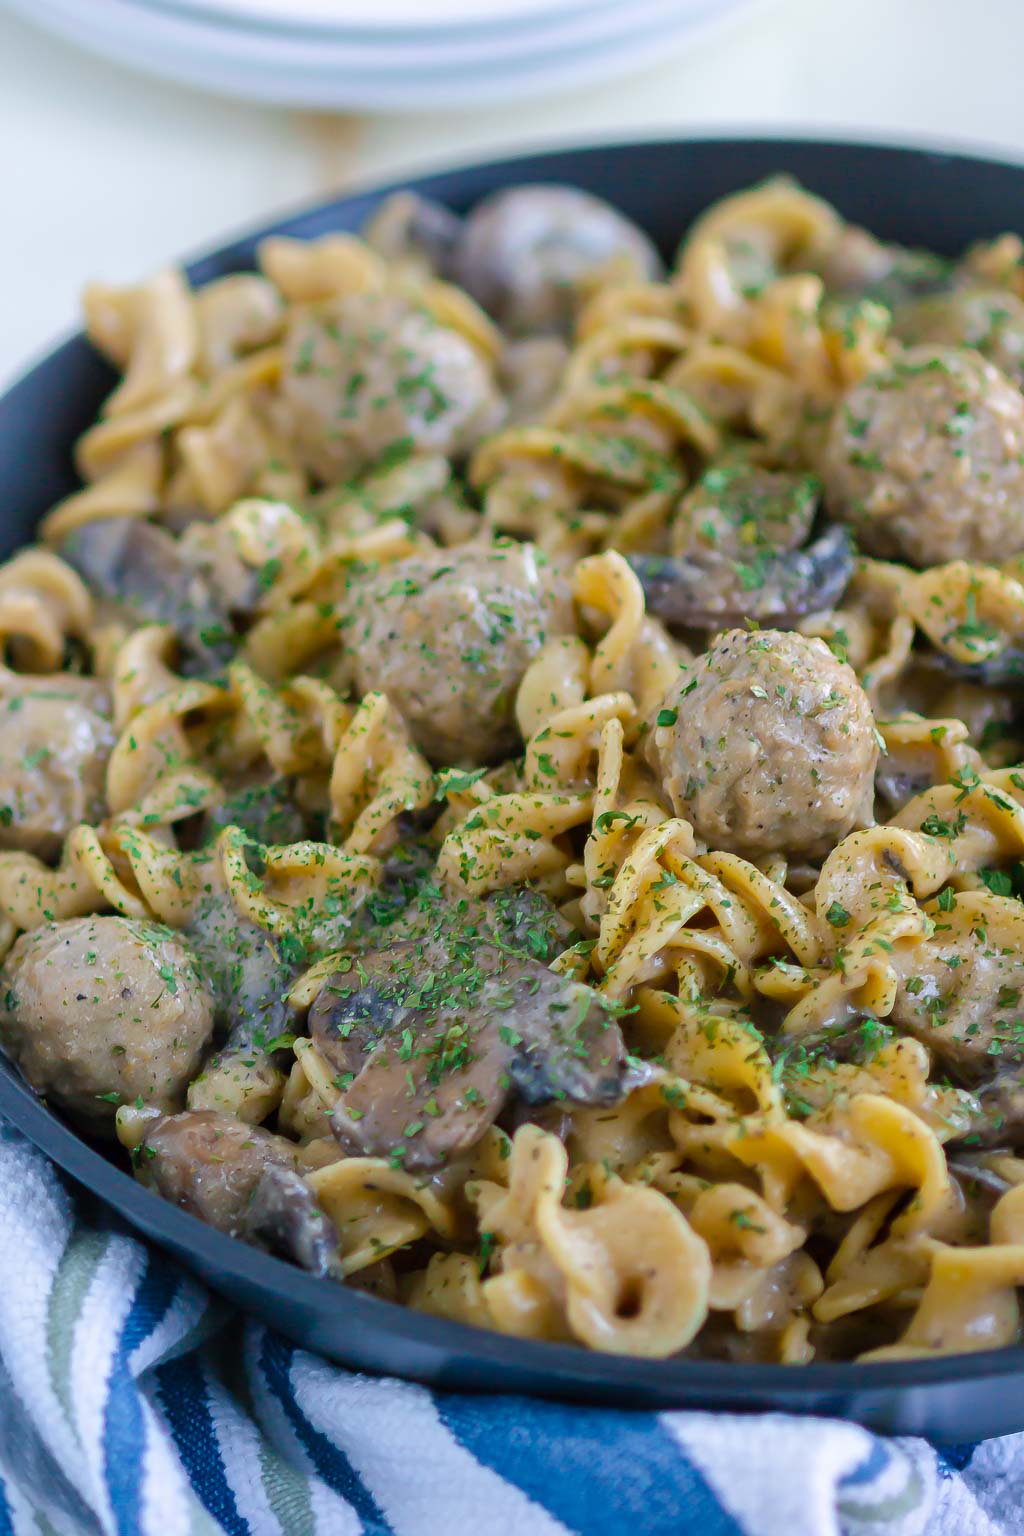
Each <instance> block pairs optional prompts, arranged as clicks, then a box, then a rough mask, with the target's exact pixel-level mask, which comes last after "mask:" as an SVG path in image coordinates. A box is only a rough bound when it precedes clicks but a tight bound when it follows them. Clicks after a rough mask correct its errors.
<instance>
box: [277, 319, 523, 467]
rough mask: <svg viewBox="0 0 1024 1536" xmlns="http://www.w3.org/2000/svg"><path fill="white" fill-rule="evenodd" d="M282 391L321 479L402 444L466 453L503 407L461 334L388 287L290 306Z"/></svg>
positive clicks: (291, 425)
mask: <svg viewBox="0 0 1024 1536" xmlns="http://www.w3.org/2000/svg"><path fill="white" fill-rule="evenodd" d="M281 397H282V405H283V410H284V414H285V418H286V426H287V430H288V431H289V434H290V435H291V437H292V438H293V439H294V441H295V442H296V444H297V446H298V449H299V452H300V453H301V454H302V456H303V458H304V460H305V462H306V465H307V467H308V468H309V469H311V470H312V471H313V473H314V474H315V475H318V476H319V477H320V479H322V480H324V481H328V482H330V481H336V480H348V479H351V478H352V477H353V476H355V475H358V474H360V473H361V472H362V471H363V470H365V469H368V468H369V467H370V466H371V465H373V464H374V463H376V462H377V461H378V460H379V459H380V458H381V456H382V455H384V454H386V453H387V452H388V451H389V450H390V451H394V450H396V449H397V448H399V447H401V448H403V449H404V448H431V449H434V450H436V451H437V452H439V453H445V454H456V455H458V454H463V453H467V452H468V451H469V449H470V448H472V447H473V446H474V445H475V444H476V443H477V442H478V441H479V439H480V438H481V437H482V436H484V434H485V433H487V432H490V431H492V430H493V429H494V428H495V427H496V426H498V424H499V423H500V420H501V414H502V407H501V401H500V398H499V396H498V394H497V391H496V389H495V385H494V380H493V378H492V377H491V373H490V370H489V368H488V367H487V364H486V363H485V362H484V361H483V359H482V358H481V356H480V355H479V353H478V352H477V351H476V350H475V349H474V348H473V347H472V345H471V344H470V343H469V342H468V341H467V340H466V338H465V337H464V336H462V335H460V333H459V332H458V331H455V330H452V329H450V328H449V327H448V326H444V325H439V324H438V323H437V321H436V320H434V319H432V317H431V316H430V315H429V314H428V313H427V312H426V310H424V309H420V308H418V307H416V306H415V305H413V304H410V303H409V302H407V301H406V300H405V299H403V298H399V297H398V296H397V295H394V294H349V295H348V296H347V297H345V298H342V299H336V300H334V301H333V302H331V303H329V304H322V305H320V306H318V307H317V308H316V309H309V310H302V311H300V312H297V313H296V314H295V316H294V317H293V319H292V320H291V322H290V325H289V328H288V332H287V334H286V337H285V358H284V372H283V375H282V382H281Z"/></svg>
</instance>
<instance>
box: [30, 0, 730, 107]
mask: <svg viewBox="0 0 1024 1536" xmlns="http://www.w3.org/2000/svg"><path fill="white" fill-rule="evenodd" d="M6 3H7V4H8V5H9V6H10V7H12V8H13V9H15V10H18V11H20V12H21V13H22V14H23V15H25V16H26V17H28V18H29V19H31V20H33V21H35V22H37V23H38V24H39V25H41V26H44V27H47V28H49V29H50V30H52V31H54V32H56V33H58V34H59V35H61V36H63V37H65V38H67V39H69V40H70V41H73V42H77V43H79V44H81V45H82V46H84V47H87V48H89V49H91V50H92V51H93V52H96V53H98V54H100V55H102V56H103V57H106V58H109V59H113V60H115V61H117V62H119V63H122V64H125V65H128V66H130V67H133V68H136V69H140V70H143V71H146V72H148V73H151V74H155V75H158V76H160V77H161V78H163V79H168V80H174V81H177V82H179V83H182V84H186V85H193V86H197V87H200V88H203V89H206V90H211V91H216V92H218V93H221V94H223V95H227V96H235V97H240V98H242V99H245V100H250V101H258V102H263V103H267V104H273V105H279V106H288V107H299V108H305V109H316V108H319V109H323V110H339V109H341V110H347V109H363V110H374V109H376V110H388V111H398V112H401V111H417V110H422V109H430V108H450V107H465V106H475V105H490V104H493V103H496V102H500V101H509V100H515V99H520V98H522V97H526V96H530V95H535V94H538V93H540V92H543V91H545V90H551V89H553V88H555V87H562V88H572V87H575V86H577V85H581V84H584V83H586V82H589V81H594V80H598V79H607V78H609V77H611V76H614V75H617V74H621V73H623V72H624V71H626V70H628V69H630V68H632V67H635V66H636V65H638V64H641V63H644V62H646V61H648V60H649V59H651V58H655V57H658V56H659V55H661V54H663V53H664V52H665V50H666V49H668V48H672V47H677V46H681V45H682V44H683V43H684V42H686V41H689V40H690V39H691V38H693V37H694V36H695V35H697V33H699V32H701V31H703V30H704V29H705V28H706V27H707V26H709V25H711V24H713V23H714V22H717V21H718V20H720V19H721V18H722V17H724V16H727V15H732V14H735V13H737V12H738V11H739V10H740V9H742V8H743V7H744V6H745V5H747V4H749V3H751V0H634V3H633V4H631V5H630V6H629V7H628V9H626V10H625V11H624V12H623V11H620V15H621V18H622V21H623V24H624V28H625V30H624V32H623V33H622V35H618V36H614V35H613V36H605V37H604V38H599V39H597V40H596V41H594V42H590V43H588V42H585V41H583V42H581V41H580V40H579V38H578V37H575V36H571V35H570V37H569V38H568V39H567V40H566V41H564V42H563V44H562V45H561V47H558V48H555V47H550V48H549V47H547V46H544V47H543V48H542V49H541V51H540V52H537V53H525V54H522V53H521V54H519V55H518V56H516V57H510V56H509V55H508V53H507V51H506V52H504V54H503V56H502V57H498V58H492V59H487V58H486V57H482V58H480V59H478V60H476V61H475V62H474V63H473V64H472V66H471V67H467V65H466V64H465V63H457V64H455V65H454V66H453V63H452V61H451V60H450V59H449V60H447V61H446V60H443V59H436V61H435V63H434V65H433V67H431V68H429V69H427V68H424V67H420V68H414V67H411V66H406V67H403V68H388V67H385V66H384V65H383V64H382V65H381V66H380V67H379V69H377V70H374V69H372V68H370V67H368V66H367V64H366V63H365V61H361V62H356V63H354V64H353V63H352V62H351V55H350V54H348V53H347V52H346V50H345V48H344V47H343V46H341V45H338V44H337V43H334V42H328V41H327V40H326V39H321V40H317V41H314V40H312V39H311V38H310V37H309V35H308V34H307V35H306V36H305V37H302V38H299V39H294V38H290V37H282V36H281V35H279V34H276V33H275V34H273V35H272V36H270V35H267V34H266V33H261V32H260V31H258V30H256V31H252V30H249V29H238V28H232V27H230V26H225V27H217V26H214V25H213V24H211V23H210V22H208V21H207V22H200V21H198V20H190V19H188V18H186V17H185V16H183V15H181V14H178V15H172V14H170V13H168V12H158V11H156V10H151V9H146V10H143V9H141V8H140V6H139V5H138V4H137V3H136V0H6ZM648 6H650V7H651V9H650V10H648V8H647V7H648ZM666 8H667V9H666ZM641 18H647V24H646V25H643V24H642V22H641Z"/></svg>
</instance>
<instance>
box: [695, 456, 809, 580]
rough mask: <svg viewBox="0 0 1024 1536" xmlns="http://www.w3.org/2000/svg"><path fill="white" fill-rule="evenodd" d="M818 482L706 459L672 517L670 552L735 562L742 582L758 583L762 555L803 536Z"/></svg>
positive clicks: (795, 542)
mask: <svg viewBox="0 0 1024 1536" xmlns="http://www.w3.org/2000/svg"><path fill="white" fill-rule="evenodd" d="M820 494H821V486H820V485H819V483H818V481H817V480H816V479H815V478H814V476H813V475H794V474H788V473H787V472H786V471H784V470H775V469H764V468H762V467H761V466H760V465H758V464H747V463H744V462H743V461H742V460H740V461H738V462H736V463H728V462H725V463H721V464H712V465H711V467H710V468H709V469H706V470H705V471H704V473H703V475H701V477H700V479H699V480H698V481H697V483H696V485H694V486H693V487H692V488H691V489H690V490H689V491H687V493H686V495H685V496H684V497H683V499H682V501H681V502H680V504H679V507H678V509H677V511H676V515H675V517H674V519H673V521H672V527H671V530H670V542H671V550H672V553H673V555H684V556H690V557H692V558H695V559H697V560H699V561H702V562H705V563H706V562H708V561H717V560H728V561H731V562H737V565H738V569H739V570H740V574H746V578H747V584H748V587H750V588H752V587H754V586H756V585H759V580H758V574H759V566H760V564H762V563H763V561H764V559H765V557H766V556H768V555H771V554H776V553H779V552H782V551H786V550H791V549H797V548H798V547H799V546H800V545H801V544H803V543H804V541H805V540H806V539H807V536H808V535H809V533H810V531H811V526H812V524H813V522H814V513H815V509H816V507H817V504H818V497H819V496H820Z"/></svg>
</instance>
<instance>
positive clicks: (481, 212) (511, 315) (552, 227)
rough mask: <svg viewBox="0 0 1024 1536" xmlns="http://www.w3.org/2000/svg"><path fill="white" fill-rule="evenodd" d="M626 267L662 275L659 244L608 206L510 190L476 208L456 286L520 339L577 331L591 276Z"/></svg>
mask: <svg viewBox="0 0 1024 1536" xmlns="http://www.w3.org/2000/svg"><path fill="white" fill-rule="evenodd" d="M613 265H614V266H623V267H625V268H626V270H628V271H631V272H632V273H634V274H635V275H636V276H637V277H639V278H651V279H655V278H658V277H660V276H661V273H662V265H661V260H660V258H659V256H658V253H657V251H656V250H655V248H654V246H653V245H652V244H651V242H650V240H648V238H647V236H646V235H645V234H644V233H643V231H642V230H641V229H639V228H638V227H637V225H636V224H634V223H633V222H632V221H631V220H630V219H627V218H625V217H624V216H623V215H622V214H621V213H619V212H618V210H617V209H615V208H613V207H612V206H611V205H610V204H609V203H605V202H602V201H601V199H600V198H598V197H592V196H591V195H590V193H589V192H581V191H580V190H579V189H578V188H576V187H560V186H539V187H508V188H507V189H506V190H505V191H504V192H495V193H493V194H492V195H491V196H490V197H486V198H484V200H483V202H482V203H480V204H478V206H477V207H476V208H475V209H474V210H473V212H472V214H471V215H470V216H469V218H468V219H467V221H466V227H465V230H464V231H463V234H462V236H461V239H460V240H459V243H458V245H457V246H456V250H455V259H454V263H453V270H454V275H455V280H456V282H458V283H461V285H462V286H463V287H464V288H465V289H466V290H467V291H468V292H469V293H471V294H472V295H473V297H474V298H475V299H476V300H478V302H479V303H480V304H482V305H483V307H484V308H485V309H486V310H488V312H489V313H490V314H492V315H493V316H494V318H495V319H496V320H497V321H498V323H499V324H500V325H502V326H504V327H505V329H506V330H507V331H509V332H511V334H512V335H514V336H525V335H529V334H533V333H536V332H538V331H540V332H561V333H562V334H563V335H569V334H570V333H571V331H572V325H573V320H574V318H575V312H576V305H577V302H578V288H579V285H580V283H581V281H582V280H584V279H585V278H586V277H587V276H588V275H590V274H592V273H595V272H598V271H600V270H601V269H602V268H605V267H609V266H613Z"/></svg>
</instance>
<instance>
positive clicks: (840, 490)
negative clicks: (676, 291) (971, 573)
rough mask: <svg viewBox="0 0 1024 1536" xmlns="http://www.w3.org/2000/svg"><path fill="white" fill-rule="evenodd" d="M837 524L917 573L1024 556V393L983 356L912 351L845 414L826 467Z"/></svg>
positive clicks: (846, 403)
mask: <svg viewBox="0 0 1024 1536" xmlns="http://www.w3.org/2000/svg"><path fill="white" fill-rule="evenodd" d="M824 476H825V488H826V495H827V499H828V505H829V510H830V511H831V512H832V514H833V516H834V517H837V518H840V519H841V520H842V521H844V522H848V523H850V524H851V525H852V526H853V528H854V529H855V530H856V533H857V538H858V540H859V542H860V544H861V546H862V547H863V548H864V549H865V550H867V551H868V552H869V553H870V554H874V555H881V556H883V557H890V558H895V559H903V560H907V561H909V562H910V564H912V565H919V566H928V565H939V564H941V563H942V562H943V561H946V560H1001V559H1005V558H1006V556H1008V555H1011V554H1014V553H1015V552H1016V551H1018V550H1020V549H1024V396H1022V395H1021V392H1020V390H1018V389H1017V388H1016V386H1015V385H1013V384H1011V383H1010V381H1009V379H1007V378H1006V376H1005V374H1002V373H1000V371H999V369H998V368H995V367H993V365H992V364H991V363H987V362H986V361H985V359H984V358H983V357H981V355H980V354H979V353H977V352H972V351H970V350H967V349H963V350H956V349H953V348H946V347H912V348H910V349H908V351H906V352H905V353H904V354H903V355H902V356H901V357H900V358H898V359H897V360H896V361H895V362H894V363H892V365H891V366H890V367H889V368H888V369H887V370H886V371H885V372H884V373H879V374H876V375H874V376H873V377H872V378H870V379H867V380H865V381H864V382H863V383H861V384H858V385H856V386H855V387H854V388H853V389H852V390H850V391H849V393H848V394H847V395H846V397H845V399H844V400H843V401H842V403H841V404H840V406H839V409H838V410H837V412H836V414H835V417H834V419H833V422H832V426H831V429H830V432H829V438H828V443H827V446H826V451H825V461H824Z"/></svg>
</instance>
